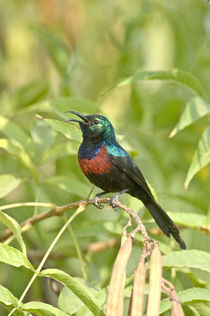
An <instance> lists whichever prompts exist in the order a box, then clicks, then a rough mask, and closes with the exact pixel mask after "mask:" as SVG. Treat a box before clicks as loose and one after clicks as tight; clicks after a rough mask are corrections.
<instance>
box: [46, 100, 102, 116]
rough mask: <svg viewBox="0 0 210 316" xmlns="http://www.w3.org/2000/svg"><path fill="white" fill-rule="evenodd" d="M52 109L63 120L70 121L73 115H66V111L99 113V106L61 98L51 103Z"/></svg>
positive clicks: (84, 101)
mask: <svg viewBox="0 0 210 316" xmlns="http://www.w3.org/2000/svg"><path fill="white" fill-rule="evenodd" d="M49 102H50V105H51V107H52V109H53V110H54V111H55V112H56V113H57V114H58V115H60V116H61V117H62V118H65V119H68V118H70V117H72V115H73V114H71V113H64V112H66V111H72V110H74V111H77V112H81V113H91V112H92V113H93V114H94V113H96V112H98V110H99V109H98V105H97V104H95V103H93V102H91V101H88V100H85V99H79V98H71V97H59V98H55V99H52V100H50V101H49Z"/></svg>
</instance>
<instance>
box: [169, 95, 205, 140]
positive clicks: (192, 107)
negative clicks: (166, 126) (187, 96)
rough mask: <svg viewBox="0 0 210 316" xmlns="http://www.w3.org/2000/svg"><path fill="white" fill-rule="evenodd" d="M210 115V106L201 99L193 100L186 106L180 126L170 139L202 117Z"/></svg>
mask: <svg viewBox="0 0 210 316" xmlns="http://www.w3.org/2000/svg"><path fill="white" fill-rule="evenodd" d="M209 113H210V104H209V103H207V102H206V101H205V100H204V99H202V98H200V97H194V98H192V99H191V100H190V101H189V102H188V103H187V105H186V108H185V109H184V111H183V113H182V115H181V117H180V119H179V122H178V124H177V125H176V126H175V127H174V129H173V130H172V132H171V133H170V135H169V137H173V136H174V135H176V134H177V133H178V132H179V131H181V130H182V129H183V128H185V127H187V126H189V125H190V124H192V123H194V122H195V121H197V120H198V119H200V118H201V117H203V116H205V115H207V114H209Z"/></svg>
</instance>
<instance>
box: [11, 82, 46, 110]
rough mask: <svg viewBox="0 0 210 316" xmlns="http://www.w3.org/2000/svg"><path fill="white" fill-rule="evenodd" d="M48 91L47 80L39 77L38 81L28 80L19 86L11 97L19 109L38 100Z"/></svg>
mask: <svg viewBox="0 0 210 316" xmlns="http://www.w3.org/2000/svg"><path fill="white" fill-rule="evenodd" d="M48 91H49V84H48V82H47V81H46V80H42V79H39V81H34V82H30V83H28V84H27V85H25V86H23V87H21V88H20V89H19V90H17V91H16V92H15V94H14V95H13V96H12V99H13V100H14V103H15V106H16V107H17V108H18V110H19V109H23V108H25V107H27V106H29V105H30V104H34V103H35V102H38V101H39V100H40V99H41V98H43V97H44V96H45V95H46V94H47V93H48Z"/></svg>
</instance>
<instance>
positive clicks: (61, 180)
mask: <svg viewBox="0 0 210 316" xmlns="http://www.w3.org/2000/svg"><path fill="white" fill-rule="evenodd" d="M43 184H51V185H54V186H57V187H58V188H60V189H61V190H64V191H66V192H69V193H72V194H76V195H80V196H81V197H83V198H84V197H87V196H88V194H89V193H90V187H89V186H88V185H86V184H85V183H83V182H81V181H79V180H78V179H77V178H76V177H75V176H73V175H69V176H68V177H66V176H55V177H52V178H49V179H47V180H45V181H44V182H43Z"/></svg>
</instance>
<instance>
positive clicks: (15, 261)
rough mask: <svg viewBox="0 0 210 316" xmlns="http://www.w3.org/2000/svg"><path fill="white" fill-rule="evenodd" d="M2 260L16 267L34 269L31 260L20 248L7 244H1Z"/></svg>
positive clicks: (0, 257) (0, 260) (0, 254)
mask: <svg viewBox="0 0 210 316" xmlns="http://www.w3.org/2000/svg"><path fill="white" fill-rule="evenodd" d="M0 262H3V263H6V264H9V265H11V266H14V267H21V266H23V267H25V268H27V269H29V270H32V271H33V270H34V268H33V266H32V265H31V263H30V262H29V260H28V259H27V258H26V257H25V256H24V255H23V254H22V252H20V251H19V250H17V249H15V248H13V247H10V246H8V245H5V244H0Z"/></svg>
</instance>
